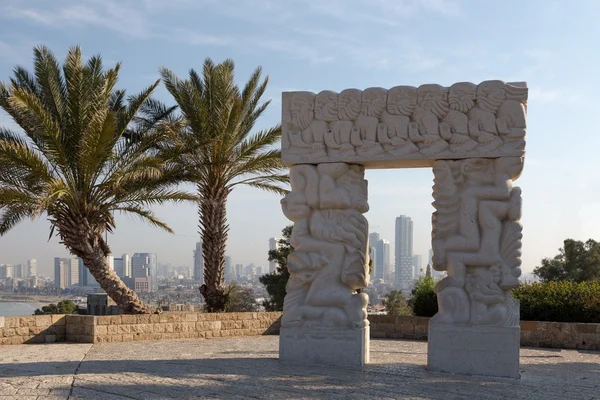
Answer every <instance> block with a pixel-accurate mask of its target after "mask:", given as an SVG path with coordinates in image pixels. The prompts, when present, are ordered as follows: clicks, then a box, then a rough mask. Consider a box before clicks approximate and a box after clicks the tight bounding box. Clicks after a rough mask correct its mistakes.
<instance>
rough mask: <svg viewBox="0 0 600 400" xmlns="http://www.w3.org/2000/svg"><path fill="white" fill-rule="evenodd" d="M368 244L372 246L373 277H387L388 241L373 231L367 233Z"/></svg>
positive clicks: (385, 278) (388, 266)
mask: <svg viewBox="0 0 600 400" xmlns="http://www.w3.org/2000/svg"><path fill="white" fill-rule="evenodd" d="M369 244H370V246H372V250H371V258H373V271H372V273H371V277H372V278H373V279H383V280H388V279H389V269H390V242H389V241H387V240H385V239H381V237H380V235H379V233H377V232H373V233H371V234H370V235H369Z"/></svg>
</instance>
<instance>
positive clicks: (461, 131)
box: [440, 82, 477, 153]
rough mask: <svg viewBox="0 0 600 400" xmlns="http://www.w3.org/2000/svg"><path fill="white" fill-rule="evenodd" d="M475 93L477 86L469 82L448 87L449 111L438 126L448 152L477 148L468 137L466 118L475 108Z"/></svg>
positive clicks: (475, 143)
mask: <svg viewBox="0 0 600 400" xmlns="http://www.w3.org/2000/svg"><path fill="white" fill-rule="evenodd" d="M476 92H477V85H474V84H472V83H469V82H459V83H455V84H454V85H452V86H450V91H449V93H448V104H449V106H450V109H449V110H448V113H447V114H446V116H445V117H444V118H443V120H442V121H443V123H442V124H440V134H441V136H442V137H443V138H448V141H449V143H450V151H452V152H454V153H466V152H469V151H471V150H474V149H475V148H476V147H477V142H476V141H475V140H473V139H471V138H470V137H469V118H468V117H467V113H468V112H469V110H470V109H472V108H473V107H474V106H475V93H476ZM448 130H449V132H448Z"/></svg>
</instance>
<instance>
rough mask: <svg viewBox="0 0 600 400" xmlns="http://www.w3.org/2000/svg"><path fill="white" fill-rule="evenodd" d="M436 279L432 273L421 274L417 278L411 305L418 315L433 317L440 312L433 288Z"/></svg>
mask: <svg viewBox="0 0 600 400" xmlns="http://www.w3.org/2000/svg"><path fill="white" fill-rule="evenodd" d="M435 283H436V282H435V279H433V278H432V277H431V276H430V275H429V276H428V275H426V276H421V277H419V279H417V280H416V282H415V286H414V288H413V290H412V292H411V295H412V298H411V299H410V305H411V307H412V310H413V313H414V314H415V315H416V316H418V317H433V316H434V315H435V314H436V313H437V312H438V304H437V295H436V294H435V292H434V290H433V288H434V287H435Z"/></svg>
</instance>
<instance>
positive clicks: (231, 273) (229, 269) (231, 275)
mask: <svg viewBox="0 0 600 400" xmlns="http://www.w3.org/2000/svg"><path fill="white" fill-rule="evenodd" d="M233 280H235V270H234V269H233V265H231V257H230V256H225V281H226V282H231V281H233Z"/></svg>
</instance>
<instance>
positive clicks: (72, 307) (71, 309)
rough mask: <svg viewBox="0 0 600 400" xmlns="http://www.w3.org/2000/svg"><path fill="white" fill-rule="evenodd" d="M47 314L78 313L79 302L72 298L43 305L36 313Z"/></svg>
mask: <svg viewBox="0 0 600 400" xmlns="http://www.w3.org/2000/svg"><path fill="white" fill-rule="evenodd" d="M45 314H77V304H75V303H73V302H72V301H71V300H61V301H59V302H58V304H53V303H51V304H48V305H47V306H42V308H41V309H39V308H38V309H36V310H35V312H34V315H45Z"/></svg>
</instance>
